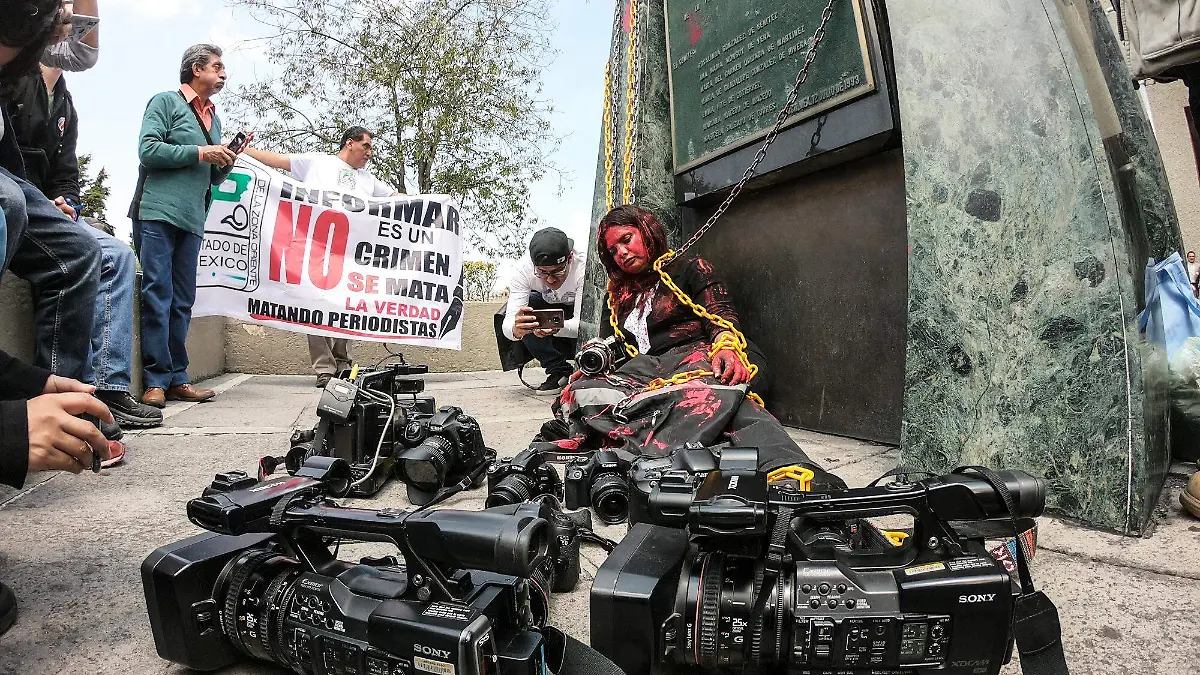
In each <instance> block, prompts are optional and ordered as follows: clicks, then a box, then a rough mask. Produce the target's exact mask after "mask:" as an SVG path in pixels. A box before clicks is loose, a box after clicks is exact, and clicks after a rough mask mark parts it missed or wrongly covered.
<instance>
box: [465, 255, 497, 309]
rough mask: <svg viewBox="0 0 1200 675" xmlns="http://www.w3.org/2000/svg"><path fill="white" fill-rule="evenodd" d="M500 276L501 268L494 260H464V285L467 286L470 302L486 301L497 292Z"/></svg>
mask: <svg viewBox="0 0 1200 675" xmlns="http://www.w3.org/2000/svg"><path fill="white" fill-rule="evenodd" d="M499 278H500V268H499V267H498V266H497V265H496V263H493V262H483V261H480V260H467V261H464V262H463V285H464V286H465V287H466V294H467V300H468V301H469V302H485V301H487V300H491V299H492V298H493V297H494V296H495V295H496V294H495V292H494V291H493V289H494V288H495V287H496V280H497V279H499Z"/></svg>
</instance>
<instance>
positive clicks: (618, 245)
mask: <svg viewBox="0 0 1200 675" xmlns="http://www.w3.org/2000/svg"><path fill="white" fill-rule="evenodd" d="M604 245H605V246H606V247H608V252H609V253H611V254H612V257H613V260H616V261H617V267H620V268H621V271H622V272H624V273H626V274H641V273H642V272H645V271H646V270H647V269H648V268H649V267H650V252H649V251H648V250H647V248H646V241H645V239H643V238H642V232H641V230H638V229H637V228H636V227H632V226H629V225H614V226H612V227H610V228H608V230H607V231H606V232H605V233H604Z"/></svg>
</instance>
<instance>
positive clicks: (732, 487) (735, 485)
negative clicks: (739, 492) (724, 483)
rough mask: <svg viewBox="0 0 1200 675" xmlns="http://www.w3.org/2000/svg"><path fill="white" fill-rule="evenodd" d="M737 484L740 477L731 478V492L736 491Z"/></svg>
mask: <svg viewBox="0 0 1200 675" xmlns="http://www.w3.org/2000/svg"><path fill="white" fill-rule="evenodd" d="M737 483H738V477H737V476H731V477H730V478H729V489H730V490H736V489H737Z"/></svg>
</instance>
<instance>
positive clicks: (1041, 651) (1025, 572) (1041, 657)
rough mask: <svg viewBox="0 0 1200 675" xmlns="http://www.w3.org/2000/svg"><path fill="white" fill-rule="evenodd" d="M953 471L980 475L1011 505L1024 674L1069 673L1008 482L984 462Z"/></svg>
mask: <svg viewBox="0 0 1200 675" xmlns="http://www.w3.org/2000/svg"><path fill="white" fill-rule="evenodd" d="M954 473H973V474H976V475H978V476H979V477H980V478H982V479H983V480H984V481H986V482H987V483H988V484H989V485H991V486H992V489H994V490H995V491H996V494H998V495H1000V499H1001V500H1002V501H1003V502H1004V507H1005V508H1006V509H1008V514H1009V519H1010V520H1011V521H1012V530H1013V536H1014V537H1016V538H1017V539H1018V541H1017V546H1016V555H1015V558H1016V563H1017V576H1018V582H1019V583H1020V585H1021V595H1020V596H1019V597H1018V598H1017V600H1016V602H1015V603H1014V607H1013V635H1014V636H1015V637H1016V639H1017V651H1018V652H1020V654H1021V671H1022V672H1023V673H1024V674H1025V675H1068V670H1067V658H1066V655H1065V654H1064V653H1063V645H1062V625H1061V624H1060V622H1059V620H1058V608H1056V607H1055V606H1054V603H1053V602H1051V601H1050V598H1048V597H1046V594H1045V593H1043V592H1041V591H1038V590H1034V587H1033V576H1032V575H1031V574H1030V573H1029V561H1028V560H1027V559H1026V557H1025V549H1024V547H1023V546H1021V543H1020V541H1019V539H1020V536H1021V534H1020V528H1019V526H1018V525H1017V518H1016V515H1015V514H1016V510H1015V508H1014V504H1013V498H1012V494H1011V493H1010V492H1009V490H1008V486H1007V485H1005V483H1004V480H1003V479H1001V478H1000V477H999V476H998V475H996V473H995V472H994V471H992V470H991V469H989V468H987V467H983V466H964V467H959V468H957V469H955V470H954Z"/></svg>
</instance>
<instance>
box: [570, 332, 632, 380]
mask: <svg viewBox="0 0 1200 675" xmlns="http://www.w3.org/2000/svg"><path fill="white" fill-rule="evenodd" d="M628 360H629V353H628V352H627V351H625V341H624V340H622V339H621V338H618V337H617V336H615V335H613V336H609V337H606V338H592V339H591V340H588V341H587V342H585V343H583V346H582V347H580V348H579V352H578V353H577V354H575V363H576V364H577V365H578V366H579V371H580V372H582V373H583V374H584V375H587V376H588V377H598V376H601V375H608V374H609V373H611V372H613V371H615V370H616V369H618V368H620V367H621V366H623V365H625V362H626V361H628Z"/></svg>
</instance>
